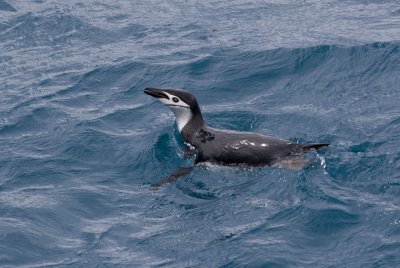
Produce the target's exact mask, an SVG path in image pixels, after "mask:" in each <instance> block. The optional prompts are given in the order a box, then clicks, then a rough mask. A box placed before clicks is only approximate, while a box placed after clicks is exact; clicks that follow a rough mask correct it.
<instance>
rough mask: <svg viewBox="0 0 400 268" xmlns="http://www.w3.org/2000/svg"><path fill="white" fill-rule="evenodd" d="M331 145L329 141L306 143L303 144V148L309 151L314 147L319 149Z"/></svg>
mask: <svg viewBox="0 0 400 268" xmlns="http://www.w3.org/2000/svg"><path fill="white" fill-rule="evenodd" d="M326 146H329V143H312V144H304V145H302V146H301V148H302V149H303V151H309V150H312V149H315V150H316V149H319V148H321V147H326Z"/></svg>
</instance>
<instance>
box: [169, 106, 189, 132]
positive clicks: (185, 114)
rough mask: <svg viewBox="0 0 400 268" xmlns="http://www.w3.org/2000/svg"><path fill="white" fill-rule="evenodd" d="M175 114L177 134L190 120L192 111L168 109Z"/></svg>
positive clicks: (179, 108) (181, 108) (180, 108)
mask: <svg viewBox="0 0 400 268" xmlns="http://www.w3.org/2000/svg"><path fill="white" fill-rule="evenodd" d="M169 108H171V110H172V111H173V112H174V114H175V121H176V124H177V125H178V129H179V132H181V131H182V129H183V128H184V127H185V126H186V124H187V123H189V121H190V120H191V119H192V117H193V115H192V111H191V110H190V109H188V108H183V107H169Z"/></svg>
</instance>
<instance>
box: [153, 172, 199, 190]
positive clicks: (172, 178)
mask: <svg viewBox="0 0 400 268" xmlns="http://www.w3.org/2000/svg"><path fill="white" fill-rule="evenodd" d="M193 168H194V166H191V167H179V168H177V169H176V170H175V171H174V172H172V174H171V175H169V176H168V177H166V178H164V179H162V180H159V181H157V182H156V183H155V184H154V185H153V186H152V187H151V188H150V190H152V191H155V190H158V189H159V188H160V187H161V186H163V185H165V184H168V183H173V182H176V181H177V180H178V179H179V178H180V177H182V176H185V175H187V174H189V173H190V172H191V171H192V169H193Z"/></svg>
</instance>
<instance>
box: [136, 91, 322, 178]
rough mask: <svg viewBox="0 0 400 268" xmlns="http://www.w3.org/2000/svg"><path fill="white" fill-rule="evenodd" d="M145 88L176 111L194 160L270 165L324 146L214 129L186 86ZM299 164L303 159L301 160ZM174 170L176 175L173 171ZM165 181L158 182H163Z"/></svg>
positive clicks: (180, 172)
mask: <svg viewBox="0 0 400 268" xmlns="http://www.w3.org/2000/svg"><path fill="white" fill-rule="evenodd" d="M144 92H145V93H146V94H148V95H150V96H152V97H155V98H156V99H158V100H159V101H160V102H161V103H163V104H164V105H166V106H168V108H170V109H171V110H172V112H173V113H174V114H175V119H176V123H177V126H178V129H179V132H180V133H181V135H182V137H183V140H184V141H185V143H187V144H188V145H189V146H190V147H191V148H194V149H195V151H196V160H195V164H197V163H200V162H211V163H216V164H221V165H241V166H271V165H274V164H278V163H285V162H290V161H291V159H297V160H299V159H303V158H302V154H303V153H304V152H307V151H310V150H312V149H318V148H320V147H324V146H327V145H329V144H327V143H317V144H298V143H294V142H291V141H288V140H284V139H280V138H275V137H269V136H265V135H262V134H258V133H252V132H239V131H232V130H224V129H216V128H212V127H209V126H207V124H206V123H205V122H204V120H203V116H202V114H201V110H200V107H199V105H198V103H197V100H196V98H195V97H194V96H193V95H192V94H191V93H189V92H188V91H185V90H178V89H158V88H146V89H145V90H144ZM299 163H300V167H302V164H304V161H300V162H299ZM190 170H191V168H190V167H186V168H181V169H178V170H177V171H175V172H174V173H173V174H172V175H171V176H170V177H169V178H166V179H165V180H164V183H167V182H171V181H174V180H176V178H175V177H179V176H183V175H186V174H187V173H189V172H190ZM174 174H175V175H174ZM164 183H160V185H161V184H164Z"/></svg>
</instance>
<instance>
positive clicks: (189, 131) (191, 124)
mask: <svg viewBox="0 0 400 268" xmlns="http://www.w3.org/2000/svg"><path fill="white" fill-rule="evenodd" d="M204 126H205V123H204V120H203V117H202V115H201V113H196V114H193V115H192V117H191V119H190V120H189V121H188V122H187V123H186V124H185V125H184V126H183V127H182V128H181V129H179V132H180V133H181V135H182V137H183V139H184V140H185V141H186V142H188V143H192V141H191V139H192V137H193V136H195V134H196V133H197V131H198V130H199V129H201V128H202V127H204ZM178 128H179V125H178Z"/></svg>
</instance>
